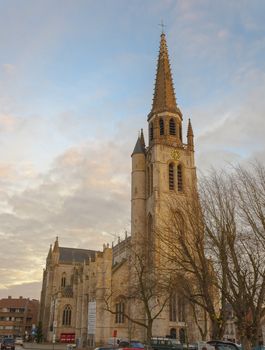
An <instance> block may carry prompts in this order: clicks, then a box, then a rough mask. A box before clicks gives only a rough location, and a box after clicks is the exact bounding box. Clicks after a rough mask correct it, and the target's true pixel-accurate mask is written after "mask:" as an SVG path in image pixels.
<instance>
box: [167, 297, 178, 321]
mask: <svg viewBox="0 0 265 350" xmlns="http://www.w3.org/2000/svg"><path fill="white" fill-rule="evenodd" d="M169 321H171V322H176V321H177V302H176V294H175V293H173V294H172V295H171V297H170V299H169Z"/></svg>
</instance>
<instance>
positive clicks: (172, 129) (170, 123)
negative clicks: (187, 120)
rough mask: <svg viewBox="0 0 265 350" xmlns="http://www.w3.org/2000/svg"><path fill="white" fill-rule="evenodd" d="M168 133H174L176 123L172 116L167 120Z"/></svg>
mask: <svg viewBox="0 0 265 350" xmlns="http://www.w3.org/2000/svg"><path fill="white" fill-rule="evenodd" d="M169 134H170V135H176V123H175V120H174V119H173V118H171V119H170V121H169Z"/></svg>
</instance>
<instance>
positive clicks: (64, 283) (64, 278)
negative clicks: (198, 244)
mask: <svg viewBox="0 0 265 350" xmlns="http://www.w3.org/2000/svg"><path fill="white" fill-rule="evenodd" d="M65 286H66V273H65V272H64V273H63V274H62V278H61V287H65Z"/></svg>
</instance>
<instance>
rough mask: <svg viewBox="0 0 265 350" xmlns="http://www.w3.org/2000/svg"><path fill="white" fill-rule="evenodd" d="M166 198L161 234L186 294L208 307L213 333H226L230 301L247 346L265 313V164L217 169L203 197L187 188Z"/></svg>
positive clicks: (202, 191) (202, 190)
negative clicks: (219, 170) (226, 169)
mask: <svg viewBox="0 0 265 350" xmlns="http://www.w3.org/2000/svg"><path fill="white" fill-rule="evenodd" d="M166 202H167V206H168V210H167V215H166V216H165V215H164V216H163V218H161V221H162V223H163V224H162V226H161V229H160V230H159V232H158V233H157V234H158V236H159V239H160V240H161V241H162V242H163V244H161V246H160V250H161V254H162V255H163V256H164V258H167V260H168V266H170V268H171V270H172V271H175V274H176V276H177V278H178V279H180V277H181V278H182V291H183V294H184V295H185V296H186V298H187V299H188V300H189V301H190V302H191V303H194V304H196V305H199V306H200V307H202V308H203V309H204V310H206V311H207V314H208V316H209V318H210V320H211V324H212V329H211V336H212V337H214V338H222V335H223V332H224V327H225V319H226V307H225V306H226V304H227V303H229V304H230V305H231V307H232V309H233V311H234V314H235V316H236V319H237V328H238V332H239V336H240V337H241V341H242V343H243V345H244V349H250V348H251V345H256V344H257V343H258V339H259V335H260V331H261V320H262V317H263V316H264V313H265V309H264V307H263V303H264V297H265V254H264V245H265V169H264V167H263V166H262V165H260V164H254V165H252V166H251V167H250V169H249V170H247V169H244V168H242V167H236V168H234V169H233V171H232V172H230V173H226V172H224V171H222V172H221V173H217V172H215V171H213V172H212V173H211V174H210V175H209V176H208V177H206V178H204V179H203V180H202V181H201V185H200V200H199V198H198V195H197V193H196V190H191V189H188V190H187V193H186V196H179V195H170V196H169V198H168V200H167V201H166ZM176 208H177V210H176ZM168 247H170V249H168Z"/></svg>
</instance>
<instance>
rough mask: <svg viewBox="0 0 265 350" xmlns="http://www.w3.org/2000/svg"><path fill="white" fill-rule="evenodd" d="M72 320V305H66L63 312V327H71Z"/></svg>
mask: <svg viewBox="0 0 265 350" xmlns="http://www.w3.org/2000/svg"><path fill="white" fill-rule="evenodd" d="M71 318H72V308H71V306H70V305H66V306H65V308H64V310H63V322H62V323H63V326H70V325H71Z"/></svg>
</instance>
